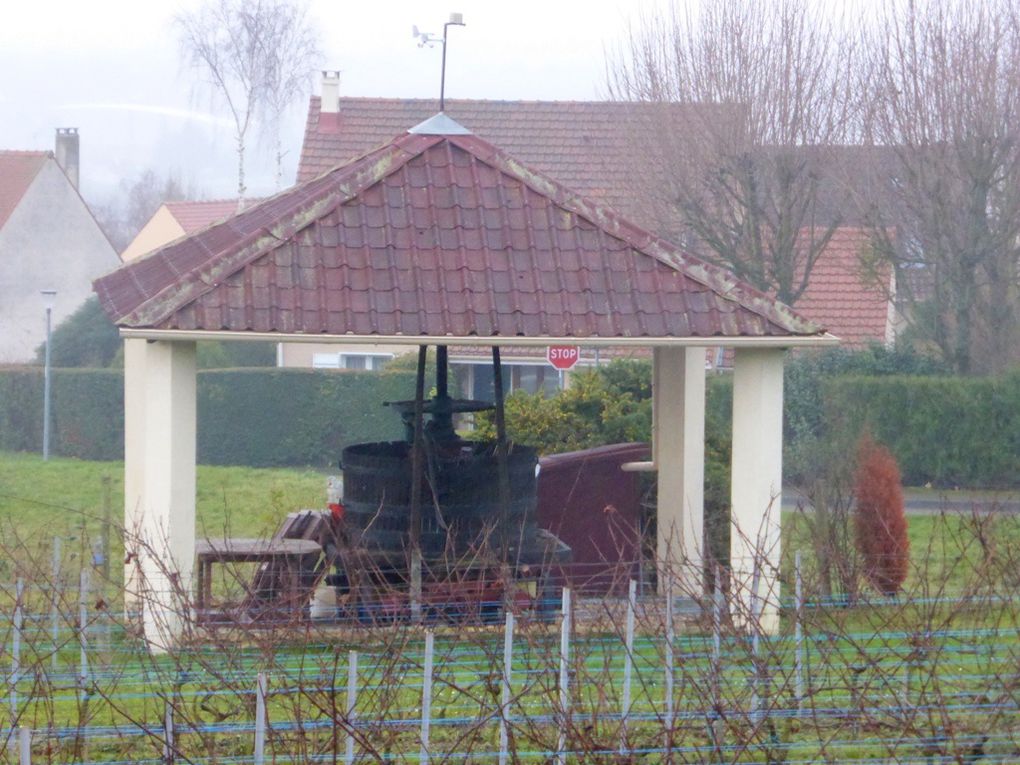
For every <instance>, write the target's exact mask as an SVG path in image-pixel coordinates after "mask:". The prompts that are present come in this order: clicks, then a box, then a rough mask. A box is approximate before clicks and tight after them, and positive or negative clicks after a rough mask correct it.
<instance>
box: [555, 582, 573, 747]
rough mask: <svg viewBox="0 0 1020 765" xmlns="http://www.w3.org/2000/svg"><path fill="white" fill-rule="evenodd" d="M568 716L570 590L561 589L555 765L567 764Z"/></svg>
mask: <svg viewBox="0 0 1020 765" xmlns="http://www.w3.org/2000/svg"><path fill="white" fill-rule="evenodd" d="M569 716H570V589H569V588H567V587H564V588H563V606H562V617H561V620H560V735H559V740H558V742H557V744H556V765H566V762H567V720H568V718H569Z"/></svg>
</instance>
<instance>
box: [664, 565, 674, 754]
mask: <svg viewBox="0 0 1020 765" xmlns="http://www.w3.org/2000/svg"><path fill="white" fill-rule="evenodd" d="M674 608H675V605H674V603H673V577H672V576H669V575H668V574H667V577H666V750H667V754H668V752H669V749H670V748H671V746H672V742H673V724H674V722H675V714H676V713H675V710H674V703H675V702H674V701H673V694H674V690H673V682H674V671H673V667H674V664H675V663H676V656H675V647H674V643H675V642H676V628H675V627H674V625H673V609H674Z"/></svg>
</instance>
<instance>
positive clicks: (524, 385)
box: [470, 364, 560, 401]
mask: <svg viewBox="0 0 1020 765" xmlns="http://www.w3.org/2000/svg"><path fill="white" fill-rule="evenodd" d="M501 366H502V368H503V390H504V392H505V393H511V392H513V391H515V390H523V391H525V392H526V393H543V394H544V395H546V396H548V395H551V394H553V393H555V392H556V391H557V390H559V388H560V376H559V373H558V372H557V371H556V370H555V369H553V368H552V367H550V366H549V365H547V364H502V365H501ZM471 370H472V378H473V379H472V386H471V393H470V395H471V398H473V399H479V400H481V401H493V400H495V398H496V391H495V381H494V380H493V374H492V365H491V364H471Z"/></svg>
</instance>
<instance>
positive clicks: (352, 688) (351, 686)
mask: <svg viewBox="0 0 1020 765" xmlns="http://www.w3.org/2000/svg"><path fill="white" fill-rule="evenodd" d="M357 702H358V652H357V651H351V652H350V653H348V654H347V750H346V752H345V753H344V763H345V764H346V765H353V763H354V719H355V712H354V709H355V706H356V704H357Z"/></svg>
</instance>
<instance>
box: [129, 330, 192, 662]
mask: <svg viewBox="0 0 1020 765" xmlns="http://www.w3.org/2000/svg"><path fill="white" fill-rule="evenodd" d="M143 379H144V383H145V387H144V395H145V406H144V414H143V417H144V435H143V437H142V457H141V461H142V488H141V499H140V502H139V515H138V530H139V537H140V541H141V543H142V549H141V550H140V552H139V561H140V570H141V579H142V581H141V582H139V583H138V584H139V588H140V589H141V590H142V592H143V593H144V597H143V603H142V614H143V626H144V629H145V636H146V639H147V640H148V641H149V644H150V647H151V648H152V649H153V650H159V649H160V648H161V647H163V646H166V645H168V644H170V643H172V642H173V640H174V639H175V638H176V637H177V636H178V635H179V634H180V633H181V631H182V629H183V628H184V626H185V624H186V622H187V620H188V618H189V617H190V614H189V613H188V606H189V602H190V594H191V579H192V572H193V569H194V558H195V459H196V394H195V388H196V377H195V344H194V343H184V342H166V341H157V342H151V343H148V344H147V346H146V348H145V363H144V375H143Z"/></svg>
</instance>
